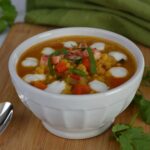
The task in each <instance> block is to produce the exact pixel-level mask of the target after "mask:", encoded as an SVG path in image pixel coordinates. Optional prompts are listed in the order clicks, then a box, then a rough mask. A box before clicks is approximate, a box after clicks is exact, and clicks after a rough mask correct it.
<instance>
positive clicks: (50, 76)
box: [9, 27, 144, 139]
mask: <svg viewBox="0 0 150 150" xmlns="http://www.w3.org/2000/svg"><path fill="white" fill-rule="evenodd" d="M143 69H144V59H143V55H142V54H141V52H140V50H139V49H138V47H137V46H136V45H135V44H134V43H132V42H131V41H130V40H128V39H127V38H125V37H123V36H121V35H118V34H116V33H113V32H109V31H106V30H102V29H95V28H84V27H82V28H80V27H74V28H62V29H56V30H51V31H48V32H44V33H41V34H39V35H36V36H34V37H32V38H30V39H28V40H26V41H24V42H23V43H22V44H20V45H19V46H18V47H17V48H16V49H15V50H14V52H13V53H12V55H11V57H10V60H9V72H10V75H11V78H12V82H13V84H14V86H15V88H16V91H17V93H18V96H19V98H20V99H21V101H22V102H23V103H24V104H25V105H26V106H27V107H28V108H29V109H30V110H31V111H32V112H33V113H34V114H35V115H36V116H37V117H38V118H39V119H40V120H41V121H42V123H43V125H44V126H45V127H46V128H47V129H48V130H49V131H50V132H51V133H54V134H55V135H58V136H61V137H65V138H71V139H82V138H89V137H92V136H96V135H98V134H100V133H102V132H103V131H105V130H106V129H107V128H108V127H109V126H110V125H111V124H112V122H113V121H114V119H115V117H116V116H117V115H118V114H119V113H121V112H122V111H123V110H124V109H125V108H126V107H127V106H128V105H129V104H130V102H131V101H132V99H133V97H134V95H135V93H136V90H137V88H138V87H139V84H140V81H141V78H142V74H143Z"/></svg>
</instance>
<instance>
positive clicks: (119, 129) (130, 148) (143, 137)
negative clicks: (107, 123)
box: [112, 124, 150, 150]
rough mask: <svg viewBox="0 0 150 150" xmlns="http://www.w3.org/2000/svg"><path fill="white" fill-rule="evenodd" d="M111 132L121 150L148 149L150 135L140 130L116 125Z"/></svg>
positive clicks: (149, 147)
mask: <svg viewBox="0 0 150 150" xmlns="http://www.w3.org/2000/svg"><path fill="white" fill-rule="evenodd" d="M112 132H113V134H114V136H115V138H116V140H117V141H118V142H119V143H120V146H121V150H141V149H142V150H149V149H150V135H149V134H146V133H144V132H143V129H142V128H139V127H132V126H130V125H126V124H116V125H115V126H113V128H112Z"/></svg>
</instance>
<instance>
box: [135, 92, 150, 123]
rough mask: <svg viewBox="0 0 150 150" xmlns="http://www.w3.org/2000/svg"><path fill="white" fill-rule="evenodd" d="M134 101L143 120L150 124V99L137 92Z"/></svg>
mask: <svg viewBox="0 0 150 150" xmlns="http://www.w3.org/2000/svg"><path fill="white" fill-rule="evenodd" d="M133 101H134V103H135V104H136V105H137V106H138V108H139V115H140V116H141V118H142V120H143V121H144V122H145V123H147V124H150V101H148V100H146V99H145V98H144V96H143V95H142V94H141V93H138V94H136V95H135V97H134V100H133Z"/></svg>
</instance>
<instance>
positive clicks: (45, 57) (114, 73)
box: [17, 36, 136, 94]
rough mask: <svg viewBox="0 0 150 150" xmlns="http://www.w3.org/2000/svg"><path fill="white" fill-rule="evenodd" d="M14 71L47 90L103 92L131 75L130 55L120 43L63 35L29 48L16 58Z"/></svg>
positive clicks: (81, 92)
mask: <svg viewBox="0 0 150 150" xmlns="http://www.w3.org/2000/svg"><path fill="white" fill-rule="evenodd" d="M17 71H18V75H19V76H20V77H21V78H22V79H23V80H24V81H25V82H27V83H28V84H30V85H32V86H34V87H36V88H39V89H41V90H44V91H45V92H49V93H57V94H93V93H99V92H106V91H108V90H110V89H112V88H115V87H117V86H119V85H121V84H123V83H124V82H126V81H127V80H129V79H130V78H131V76H132V75H133V74H134V73H135V71H136V63H135V60H134V57H133V56H132V55H131V54H130V52H129V51H128V50H126V49H125V48H124V47H122V46H121V45H119V44H117V43H115V42H112V41H109V40H105V39H99V38H96V37H88V36H66V37H60V38H56V39H52V40H49V41H45V42H43V43H39V44H37V45H34V46H32V47H31V48H29V49H28V50H27V51H26V52H25V53H24V54H23V55H22V56H21V58H20V59H19V61H18V64H17Z"/></svg>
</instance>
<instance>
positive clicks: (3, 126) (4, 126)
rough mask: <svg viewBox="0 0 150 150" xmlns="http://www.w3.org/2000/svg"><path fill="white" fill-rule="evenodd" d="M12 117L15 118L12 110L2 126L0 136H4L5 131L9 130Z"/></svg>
mask: <svg viewBox="0 0 150 150" xmlns="http://www.w3.org/2000/svg"><path fill="white" fill-rule="evenodd" d="M12 116H13V110H11V111H10V112H9V114H8V115H7V117H6V119H5V120H4V122H3V124H2V125H1V126H0V134H2V133H3V132H4V130H5V129H6V128H7V126H8V124H9V123H10V121H11V118H12Z"/></svg>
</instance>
